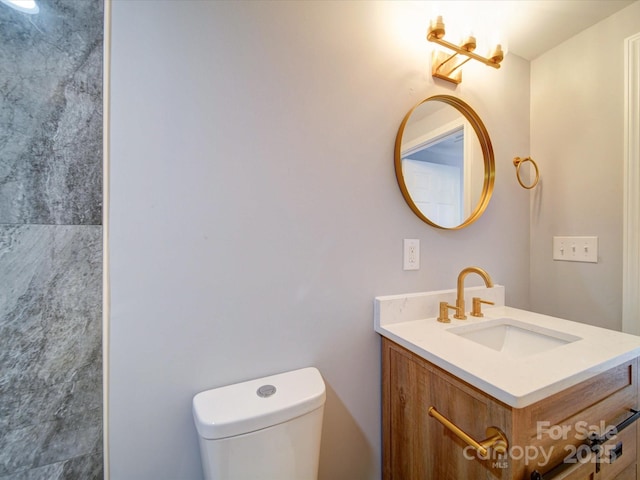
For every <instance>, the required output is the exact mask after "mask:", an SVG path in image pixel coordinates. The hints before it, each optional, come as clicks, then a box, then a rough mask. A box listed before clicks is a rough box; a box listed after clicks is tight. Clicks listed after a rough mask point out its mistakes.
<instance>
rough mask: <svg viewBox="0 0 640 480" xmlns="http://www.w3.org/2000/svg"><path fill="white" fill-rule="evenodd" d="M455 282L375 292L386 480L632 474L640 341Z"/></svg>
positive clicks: (595, 478)
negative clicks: (443, 318) (472, 310)
mask: <svg viewBox="0 0 640 480" xmlns="http://www.w3.org/2000/svg"><path fill="white" fill-rule="evenodd" d="M465 294H466V296H467V297H468V298H469V299H470V298H471V297H478V298H482V299H483V300H487V301H491V302H493V303H494V304H495V306H494V307H491V308H486V309H485V311H484V316H483V317H479V318H473V317H468V318H467V319H466V320H456V319H453V318H452V319H451V322H450V323H441V322H438V321H437V320H436V318H437V317H438V316H439V314H440V311H439V305H440V302H443V301H444V302H448V303H450V304H452V303H453V300H454V299H455V296H456V291H455V290H451V291H439V292H427V293H420V294H410V295H401V296H387V297H377V298H376V300H375V329H376V331H377V332H378V333H380V334H381V335H382V336H383V339H382V372H383V375H382V379H383V412H382V417H383V473H384V476H383V478H384V479H387V480H388V479H425V480H429V479H434V480H435V479H437V480H458V479H474V480H476V479H477V480H480V479H503V480H507V479H509V480H510V479H514V480H530V479H534V480H538V479H543V480H550V479H556V480H559V479H567V480H568V479H592V480H605V479H606V480H609V479H619V480H627V479H637V478H638V473H637V460H638V451H637V443H638V435H640V429H639V428H638V426H637V423H635V420H636V419H637V418H638V417H639V416H640V413H638V414H637V413H636V410H635V409H637V408H638V406H639V405H640V403H639V399H638V394H639V390H638V382H639V379H640V377H639V376H638V367H639V364H638V357H639V356H640V338H638V337H635V336H632V335H626V334H623V333H620V332H614V331H610V330H605V329H602V328H597V327H592V326H590V325H586V324H582V323H576V322H570V321H567V320H563V319H558V318H554V317H549V316H545V315H539V314H535V313H532V312H527V311H522V310H518V309H513V308H509V307H505V306H504V287H501V286H495V288H484V287H477V288H468V289H465Z"/></svg>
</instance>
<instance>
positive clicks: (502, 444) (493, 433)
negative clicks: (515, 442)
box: [428, 407, 509, 457]
mask: <svg viewBox="0 0 640 480" xmlns="http://www.w3.org/2000/svg"><path fill="white" fill-rule="evenodd" d="M428 412H429V415H430V416H432V417H433V418H435V419H436V420H438V421H439V422H440V423H441V424H442V425H444V426H445V427H447V428H448V429H449V430H451V431H452V432H453V433H454V434H455V435H456V436H457V437H458V438H460V439H461V440H463V441H465V442H466V443H467V444H468V445H471V446H472V447H473V448H475V449H476V450H477V451H478V452H479V453H480V455H481V456H483V457H486V456H487V454H488V453H489V449H490V448H491V449H493V450H495V451H496V452H497V453H500V454H502V453H506V452H507V450H508V449H509V441H508V440H507V436H506V435H505V434H504V433H503V432H502V430H500V429H499V428H498V427H488V428H487V431H486V434H487V438H486V439H484V440H482V441H480V442H478V441H476V440H474V439H473V438H471V437H470V436H469V435H468V434H467V433H465V432H464V431H463V430H462V429H461V428H460V427H458V426H457V425H456V424H454V423H452V422H451V421H450V420H449V419H448V418H447V417H444V416H443V415H442V414H441V413H439V412H438V411H437V410H436V409H435V407H429V410H428Z"/></svg>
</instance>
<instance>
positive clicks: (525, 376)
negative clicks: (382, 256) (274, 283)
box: [375, 287, 640, 408]
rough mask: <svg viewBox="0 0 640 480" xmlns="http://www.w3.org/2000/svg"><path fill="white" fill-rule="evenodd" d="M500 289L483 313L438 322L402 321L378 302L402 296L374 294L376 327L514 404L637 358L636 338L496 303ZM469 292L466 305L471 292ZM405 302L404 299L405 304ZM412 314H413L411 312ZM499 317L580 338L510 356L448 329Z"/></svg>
mask: <svg viewBox="0 0 640 480" xmlns="http://www.w3.org/2000/svg"><path fill="white" fill-rule="evenodd" d="M501 288H502V289H503V290H502V292H500V291H496V292H491V293H492V294H493V295H494V296H496V295H497V299H498V301H496V302H495V303H496V305H497V306H495V307H490V308H487V307H485V308H483V312H484V317H481V318H475V317H470V316H469V317H468V319H466V320H456V319H454V318H453V317H452V318H451V323H441V322H438V321H437V320H436V316H435V315H434V316H433V317H429V318H409V319H404V318H403V317H402V315H397V313H398V312H399V311H400V310H398V309H396V310H397V311H396V315H389V312H388V310H390V309H388V308H385V307H384V306H381V305H382V304H383V303H384V301H385V300H389V299H393V300H395V301H396V303H397V300H398V299H400V296H395V297H377V298H376V308H375V311H376V314H375V315H376V318H375V330H376V331H377V332H378V333H379V334H380V335H382V336H384V337H386V338H388V339H389V340H392V341H394V342H395V343H397V344H399V345H401V346H403V347H405V348H406V349H408V350H410V351H411V352H413V353H415V354H416V355H419V356H420V357H422V358H424V359H425V360H427V361H429V362H431V363H433V364H435V365H437V366H438V367H440V368H443V369H444V370H446V371H448V372H450V373H451V374H453V375H455V376H457V377H458V378H460V379H462V380H464V381H466V382H468V383H469V384H471V385H473V386H475V387H477V388H479V389H480V390H482V391H484V392H486V393H488V394H489V395H492V396H493V397H494V398H496V399H498V400H500V401H502V402H504V403H506V404H507V405H510V406H511V407H514V408H523V407H526V406H528V405H531V404H532V403H535V402H537V401H539V400H542V399H543V398H546V397H548V396H550V395H553V394H555V393H557V392H560V391H561V390H564V389H566V388H568V387H571V386H573V385H576V384H577V383H579V382H581V381H583V380H586V379H588V378H590V377H592V376H594V375H597V374H598V373H601V372H603V371H605V370H608V369H609V368H612V367H614V366H616V365H619V364H621V363H623V362H625V361H628V360H630V359H632V358H635V357H637V356H640V337H638V336H635V335H630V334H626V333H622V332H617V331H613V330H608V329H604V328H600V327H594V326H591V325H587V324H584V323H578V322H573V321H570V320H564V319H561V318H556V317H551V316H548V315H542V314H538V313H534V312H529V311H526V310H520V309H516V308H512V307H508V306H504V305H501V303H503V302H504V300H502V301H500V298H502V299H504V287H501ZM471 290H473V289H471ZM478 290H481V293H483V298H487V295H486V294H484V293H485V292H486V291H493V290H494V289H487V290H485V289H478ZM435 293H436V294H440V297H442V295H445V296H446V297H447V298H450V296H451V291H442V292H435ZM413 295H414V296H420V294H413ZM468 295H469V296H468V297H467V298H468V299H469V300H468V303H469V304H470V303H471V302H470V299H471V295H470V294H468ZM424 298H426V297H424V296H423V297H422V301H423V302H424ZM439 299H441V298H438V295H436V296H435V297H434V298H433V301H434V302H435V301H437V300H439ZM494 300H495V298H494ZM428 303H431V301H430V302H428ZM406 305H407V302H406V301H405V303H404V306H405V307H406ZM434 309H435V307H434V306H431V307H430V308H429V309H427V310H428V311H429V312H433V311H434ZM407 310H410V309H407ZM413 316H414V317H415V313H414V314H413ZM385 317H386V318H385ZM500 318H511V319H515V320H518V321H520V322H525V323H530V324H533V325H536V326H538V327H542V328H548V329H551V330H554V331H557V332H562V333H565V334H570V335H574V336H577V337H580V339H579V340H576V341H573V342H571V343H567V344H565V345H560V346H557V347H555V348H553V349H551V350H547V351H545V352H540V353H535V354H532V355H529V356H526V357H512V356H509V355H508V354H505V353H504V352H500V351H497V350H493V349H491V348H488V347H486V346H484V345H480V344H477V343H475V342H473V341H470V340H468V339H466V338H462V337H460V336H458V335H456V334H454V333H452V332H449V331H447V330H448V329H450V328H453V327H457V326H461V325H471V324H474V323H476V324H477V323H478V322H485V321H487V320H491V319H500Z"/></svg>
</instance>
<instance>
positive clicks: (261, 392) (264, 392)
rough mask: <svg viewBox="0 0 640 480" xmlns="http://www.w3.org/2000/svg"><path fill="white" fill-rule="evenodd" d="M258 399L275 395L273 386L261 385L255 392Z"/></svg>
mask: <svg viewBox="0 0 640 480" xmlns="http://www.w3.org/2000/svg"><path fill="white" fill-rule="evenodd" d="M256 393H257V394H258V396H259V397H262V398H267V397H270V396H271V395H273V394H274V393H276V387H275V386H273V385H262V386H261V387H260V388H258V390H257V391H256Z"/></svg>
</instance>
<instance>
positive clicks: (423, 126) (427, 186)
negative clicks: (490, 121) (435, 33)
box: [395, 95, 495, 230]
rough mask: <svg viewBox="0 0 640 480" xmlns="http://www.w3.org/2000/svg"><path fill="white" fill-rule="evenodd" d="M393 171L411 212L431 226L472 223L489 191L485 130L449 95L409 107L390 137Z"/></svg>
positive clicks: (490, 163)
mask: <svg viewBox="0 0 640 480" xmlns="http://www.w3.org/2000/svg"><path fill="white" fill-rule="evenodd" d="M395 169H396V178H397V179H398V185H399V186H400V190H401V191H402V195H403V196H404V199H405V200H406V202H407V203H408V204H409V207H411V210H413V212H414V213H415V214H416V215H417V216H418V217H420V218H421V219H422V220H423V221H425V222H426V223H428V224H429V225H432V226H434V227H437V228H443V229H446V230H457V229H460V228H464V227H466V226H467V225H470V224H472V223H473V222H475V221H476V220H477V219H478V218H479V217H480V215H482V213H483V212H484V210H485V209H486V208H487V205H488V204H489V200H490V199H491V194H492V192H493V183H494V179H495V161H494V157H493V147H492V146H491V140H490V139H489V134H488V133H487V129H486V128H485V126H484V124H483V123H482V120H481V119H480V117H479V116H478V114H476V112H474V111H473V109H472V108H471V107H470V106H469V105H467V104H466V103H465V102H463V101H462V100H460V99H459V98H456V97H452V96H450V95H435V96H433V97H429V98H427V99H426V100H423V101H422V102H420V103H419V104H418V105H416V106H415V107H413V108H412V109H411V110H409V113H407V115H406V116H405V117H404V120H402V124H401V125H400V129H399V130H398V136H397V137H396V148H395Z"/></svg>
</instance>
